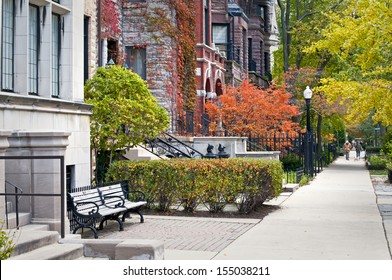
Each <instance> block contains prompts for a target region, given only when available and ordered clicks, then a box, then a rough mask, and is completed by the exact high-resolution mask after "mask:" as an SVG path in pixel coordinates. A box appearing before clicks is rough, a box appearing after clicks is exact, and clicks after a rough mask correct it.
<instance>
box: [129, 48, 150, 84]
mask: <svg viewBox="0 0 392 280" xmlns="http://www.w3.org/2000/svg"><path fill="white" fill-rule="evenodd" d="M141 50H142V51H143V52H142V53H141V63H142V70H141V72H142V73H138V72H139V71H134V70H135V63H134V60H131V56H133V57H135V54H134V53H133V51H137V52H138V53H140V51H141ZM125 52H126V54H127V57H126V64H127V65H128V67H129V69H133V70H132V71H133V72H135V73H137V74H138V75H139V76H140V77H141V78H142V79H143V80H147V48H146V47H136V46H126V47H125Z"/></svg>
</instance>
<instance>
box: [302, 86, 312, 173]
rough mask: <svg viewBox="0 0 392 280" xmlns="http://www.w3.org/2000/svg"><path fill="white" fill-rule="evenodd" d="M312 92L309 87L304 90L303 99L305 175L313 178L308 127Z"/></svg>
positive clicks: (309, 127)
mask: <svg viewBox="0 0 392 280" xmlns="http://www.w3.org/2000/svg"><path fill="white" fill-rule="evenodd" d="M312 94H313V92H312V90H311V89H310V88H309V86H307V87H306V89H305V90H304V98H305V101H306V147H305V173H306V174H308V175H310V176H311V177H313V174H314V166H313V131H312V127H311V125H310V99H311V98H312Z"/></svg>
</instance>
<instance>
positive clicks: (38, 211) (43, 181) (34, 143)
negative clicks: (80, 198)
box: [5, 131, 71, 232]
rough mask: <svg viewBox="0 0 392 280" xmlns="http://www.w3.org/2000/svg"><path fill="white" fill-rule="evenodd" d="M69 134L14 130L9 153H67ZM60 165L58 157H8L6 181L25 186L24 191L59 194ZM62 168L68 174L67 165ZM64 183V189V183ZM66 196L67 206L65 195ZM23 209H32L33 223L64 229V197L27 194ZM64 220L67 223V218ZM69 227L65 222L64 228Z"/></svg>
mask: <svg viewBox="0 0 392 280" xmlns="http://www.w3.org/2000/svg"><path fill="white" fill-rule="evenodd" d="M70 135H71V133H69V132H61V131H17V132H13V133H12V135H11V136H10V137H9V139H8V140H9V149H8V150H7V152H6V155H8V156H65V151H66V147H67V146H68V144H69V142H68V137H69V136H70ZM60 166H61V165H60V160H59V159H23V160H9V162H7V165H6V169H5V174H6V178H7V180H8V181H10V182H12V183H13V184H14V185H16V186H18V187H20V188H21V189H23V192H24V193H33V194H37V193H40V194H60V193H61V168H60ZM62 171H63V172H64V174H65V167H64V170H62ZM64 180H65V176H64ZM63 186H64V188H65V182H64V184H63ZM64 193H66V190H64ZM64 199H65V201H64V205H65V207H66V198H64ZM20 211H30V213H31V214H32V216H31V217H32V218H31V222H32V223H37V224H48V225H49V227H50V230H57V231H59V232H60V230H61V199H60V197H59V196H33V197H28V196H24V197H22V199H21V200H20ZM64 211H66V209H64ZM65 213H66V212H65ZM65 220H66V222H68V219H65ZM68 228H69V226H68V224H66V225H65V229H68Z"/></svg>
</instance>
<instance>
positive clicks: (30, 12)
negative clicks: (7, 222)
mask: <svg viewBox="0 0 392 280" xmlns="http://www.w3.org/2000/svg"><path fill="white" fill-rule="evenodd" d="M91 2H93V1H91ZM84 4H85V1H79V0H57V1H49V0H28V1H16V0H1V1H0V6H1V7H2V12H1V14H0V17H1V19H0V23H1V28H0V38H1V44H0V53H1V60H0V64H1V66H0V69H1V76H0V78H1V92H0V137H1V138H2V139H1V141H0V142H1V147H0V155H2V156H4V155H5V156H64V157H65V158H64V159H65V166H64V170H61V168H60V165H59V162H58V160H52V159H39V160H37V159H34V160H33V159H31V160H30V159H29V160H7V159H6V160H1V165H2V166H0V172H1V173H3V174H0V189H1V190H0V192H1V193H4V191H12V190H13V186H18V187H19V188H20V189H22V190H23V191H24V193H53V194H54V193H56V194H58V193H60V191H61V189H60V186H61V173H64V174H65V177H66V178H67V180H66V182H67V184H68V188H72V187H74V186H83V185H88V184H90V182H91V181H90V178H91V173H90V169H91V165H90V114H91V106H89V105H87V104H85V103H84V92H83V82H84V73H83V69H84V67H83V64H84V62H83V61H84V55H83V54H84V49H83V48H84V44H83V38H84V28H83V26H84V7H85V5H84ZM89 9H90V12H91V13H92V14H94V13H93V10H94V7H93V6H90V7H89ZM91 35H92V36H94V35H93V34H91ZM92 59H93V57H91V60H92ZM89 75H91V73H90V74H89ZM0 200H1V202H2V203H1V204H0V205H1V206H2V207H0V219H3V217H4V213H5V208H4V207H5V202H4V196H2V197H0ZM11 210H12V209H11ZM20 210H23V211H27V212H29V213H30V215H31V216H30V220H31V222H33V223H45V224H49V225H50V227H51V229H56V230H57V229H59V227H60V212H61V211H60V210H61V209H60V198H59V197H47V198H42V197H34V198H32V197H24V198H23V199H22V200H21V209H20Z"/></svg>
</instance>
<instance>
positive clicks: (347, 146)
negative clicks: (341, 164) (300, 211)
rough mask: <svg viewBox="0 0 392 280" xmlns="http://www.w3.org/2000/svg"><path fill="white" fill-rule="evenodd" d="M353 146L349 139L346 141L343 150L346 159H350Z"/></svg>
mask: <svg viewBox="0 0 392 280" xmlns="http://www.w3.org/2000/svg"><path fill="white" fill-rule="evenodd" d="M352 147H353V146H352V145H351V144H350V142H348V141H346V143H344V145H343V150H344V153H345V155H346V160H349V159H350V151H351V149H352Z"/></svg>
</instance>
